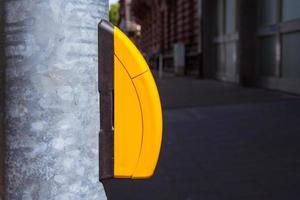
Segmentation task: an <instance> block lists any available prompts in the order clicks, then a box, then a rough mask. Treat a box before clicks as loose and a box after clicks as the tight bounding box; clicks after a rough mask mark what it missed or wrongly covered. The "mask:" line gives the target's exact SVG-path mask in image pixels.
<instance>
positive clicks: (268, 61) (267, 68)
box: [258, 36, 276, 76]
mask: <svg viewBox="0 0 300 200" xmlns="http://www.w3.org/2000/svg"><path fill="white" fill-rule="evenodd" d="M275 47H276V38H275V36H270V37H263V38H261V39H260V40H259V51H258V61H259V69H260V74H261V75H262V76H275V67H276V48H275Z"/></svg>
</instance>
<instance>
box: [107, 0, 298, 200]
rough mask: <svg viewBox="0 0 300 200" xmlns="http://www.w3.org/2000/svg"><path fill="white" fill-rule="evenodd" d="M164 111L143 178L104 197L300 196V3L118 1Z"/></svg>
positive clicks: (117, 13) (115, 13)
mask: <svg viewBox="0 0 300 200" xmlns="http://www.w3.org/2000/svg"><path fill="white" fill-rule="evenodd" d="M110 19H111V22H113V23H114V24H115V25H117V26H119V27H120V28H121V29H122V30H123V31H124V32H125V33H126V34H127V35H128V36H129V37H130V38H131V39H132V41H133V42H134V43H135V44H136V45H137V46H138V47H139V49H140V50H141V51H142V52H143V54H144V56H145V58H146V60H147V61H148V63H149V65H150V67H151V69H152V71H153V74H154V75H155V78H156V81H157V84H158V88H159V91H160V95H161V100H162V104H163V110H164V133H163V145H162V152H161V157H160V160H159V164H158V166H157V170H156V173H155V175H154V177H153V178H151V179H150V180H133V181H131V180H114V181H113V182H112V183H111V186H112V188H111V189H112V191H113V192H111V197H112V199H155V200H157V199H172V200H173V199H179V200H182V199H184V200H190V199H197V200H198V199H204V200H210V199H214V200H219V199H228V200H234V199H237V200H241V199H242V200H245V199H251V200H252V199H264V200H266V199H270V200H274V199H299V198H300V190H299V188H300V157H299V155H300V146H299V142H300V135H299V133H300V125H299V122H300V96H298V95H299V94H300V57H299V55H298V52H299V48H300V1H298V0H257V1H254V0H189V1H186V0H155V1H147V0H120V1H119V3H117V4H114V5H113V6H112V7H111V12H110Z"/></svg>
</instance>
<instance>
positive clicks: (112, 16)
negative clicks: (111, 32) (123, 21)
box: [109, 3, 120, 26]
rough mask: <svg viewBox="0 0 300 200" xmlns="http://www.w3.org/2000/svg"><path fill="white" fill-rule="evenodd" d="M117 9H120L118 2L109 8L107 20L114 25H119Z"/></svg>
mask: <svg viewBox="0 0 300 200" xmlns="http://www.w3.org/2000/svg"><path fill="white" fill-rule="evenodd" d="M119 9H120V4H119V3H115V4H112V5H111V6H110V10H109V21H110V22H111V23H112V24H114V25H115V26H118V25H119V19H120V15H119Z"/></svg>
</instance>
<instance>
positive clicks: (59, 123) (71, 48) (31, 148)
mask: <svg viewBox="0 0 300 200" xmlns="http://www.w3.org/2000/svg"><path fill="white" fill-rule="evenodd" d="M4 2H5V7H4V8H3V10H1V12H2V11H3V12H5V13H6V15H5V25H4V26H5V27H4V28H5V29H4V35H5V58H1V60H2V59H5V61H6V76H5V77H6V90H5V92H6V106H5V109H6V110H5V113H6V123H5V124H6V126H5V132H6V163H5V168H6V172H5V176H6V177H5V181H6V187H5V190H6V195H7V196H6V198H7V199H23V200H29V199H33V200H45V199H47V200H48V199H57V200H60V199H63V200H69V199H70V200H79V199H80V200H81V199H82V200H87V199H88V200H93V199H97V200H98V199H106V196H105V193H104V191H103V188H102V185H101V184H100V183H99V181H98V178H99V174H98V133H99V98H98V91H97V23H98V22H99V21H100V18H106V17H107V11H108V0H63V1H62V0H45V1H37V0H18V1H15V0H4Z"/></svg>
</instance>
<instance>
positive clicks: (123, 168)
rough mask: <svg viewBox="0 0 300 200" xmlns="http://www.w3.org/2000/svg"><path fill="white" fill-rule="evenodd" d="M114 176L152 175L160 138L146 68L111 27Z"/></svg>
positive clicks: (157, 109) (157, 107)
mask: <svg viewBox="0 0 300 200" xmlns="http://www.w3.org/2000/svg"><path fill="white" fill-rule="evenodd" d="M114 52H115V58H114V177H116V178H148V177H150V176H152V174H153V172H154V170H155V167H156V164H157V161H158V157H159V152H160V146H161V140H162V110H161V104H160V98H159V94H158V90H157V87H156V84H155V81H154V79H153V76H152V74H151V72H150V70H149V67H148V65H147V63H146V61H145V60H144V58H143V56H142V55H141V53H140V52H139V51H138V49H137V48H136V47H135V45H134V44H133V43H132V42H131V41H130V40H129V39H128V38H127V37H126V35H124V34H123V33H122V32H121V31H120V30H119V29H118V28H116V27H115V28H114Z"/></svg>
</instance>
